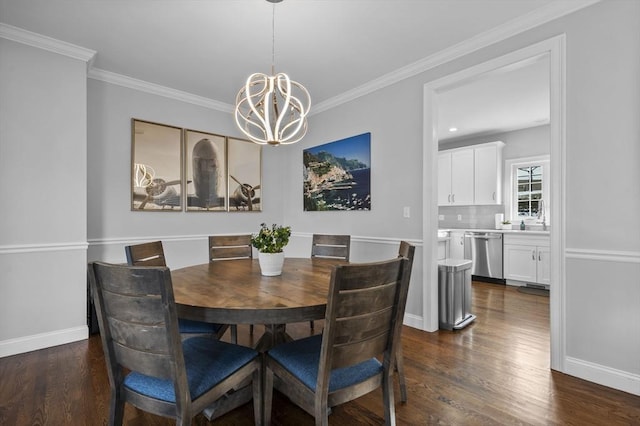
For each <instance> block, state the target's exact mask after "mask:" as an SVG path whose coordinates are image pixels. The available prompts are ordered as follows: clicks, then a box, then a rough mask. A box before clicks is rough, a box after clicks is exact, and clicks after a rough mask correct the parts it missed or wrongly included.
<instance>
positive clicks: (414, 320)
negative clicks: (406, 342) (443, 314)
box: [402, 313, 424, 330]
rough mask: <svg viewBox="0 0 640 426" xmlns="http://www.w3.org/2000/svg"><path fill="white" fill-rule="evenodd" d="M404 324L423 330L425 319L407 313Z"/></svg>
mask: <svg viewBox="0 0 640 426" xmlns="http://www.w3.org/2000/svg"><path fill="white" fill-rule="evenodd" d="M402 324H403V325H406V326H409V327H412V328H417V329H418V330H422V324H424V319H423V318H422V317H420V316H418V315H414V314H407V313H405V314H404V319H403V320H402Z"/></svg>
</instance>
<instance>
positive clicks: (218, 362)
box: [124, 337, 259, 403]
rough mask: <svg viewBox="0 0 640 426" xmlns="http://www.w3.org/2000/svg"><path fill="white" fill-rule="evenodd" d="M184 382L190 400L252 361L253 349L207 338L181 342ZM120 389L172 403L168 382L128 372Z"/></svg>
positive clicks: (171, 392)
mask: <svg viewBox="0 0 640 426" xmlns="http://www.w3.org/2000/svg"><path fill="white" fill-rule="evenodd" d="M182 351H183V353H184V363H185V367H186V370H187V382H188V383H189V392H190V393H191V399H192V400H194V399H196V398H198V397H199V396H200V395H202V394H204V393H205V392H207V391H208V390H209V389H211V388H212V387H214V386H215V385H217V384H218V383H220V382H221V381H223V380H224V379H226V378H227V377H229V376H230V375H231V374H232V373H234V372H235V371H237V370H238V369H240V368H241V367H243V366H244V365H246V364H247V363H248V362H250V361H251V360H253V359H254V358H256V357H257V356H258V355H259V354H258V352H256V351H254V350H253V349H250V348H247V347H244V346H239V345H234V344H231V343H227V342H221V341H219V340H215V339H210V338H208V337H192V338H190V339H186V340H185V341H183V342H182ZM124 385H125V386H126V387H127V388H129V389H131V390H133V391H135V392H138V393H141V394H143V395H147V396H150V397H153V398H156V399H160V400H162V401H167V402H174V403H175V402H176V395H175V390H174V387H173V382H172V381H171V380H169V379H161V378H158V377H152V376H147V375H144V374H140V373H138V372H131V373H129V374H128V375H127V377H126V378H125V379H124Z"/></svg>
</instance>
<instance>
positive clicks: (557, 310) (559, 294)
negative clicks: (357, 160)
mask: <svg viewBox="0 0 640 426" xmlns="http://www.w3.org/2000/svg"><path fill="white" fill-rule="evenodd" d="M565 44H566V41H565V36H564V35H559V36H555V37H553V38H550V39H547V40H544V41H541V42H539V43H535V44H533V45H530V46H528V47H524V48H522V49H519V50H517V51H515V52H511V53H507V54H505V55H503V56H500V57H498V58H495V59H492V60H489V61H486V62H483V63H481V64H478V65H475V66H473V67H470V68H467V69H464V70H462V71H459V72H456V73H454V74H451V75H448V76H445V77H442V78H440V79H438V80H435V81H431V82H429V83H427V84H425V85H424V114H425V115H424V125H423V132H424V134H423V137H424V149H423V182H424V183H423V212H424V213H423V214H424V216H423V238H422V239H423V241H424V242H425V246H424V250H423V289H424V290H423V318H424V326H423V329H424V330H426V331H435V330H437V329H438V306H437V301H438V285H437V282H438V281H437V267H436V264H437V263H436V253H437V246H436V245H437V238H436V232H437V229H438V221H437V215H438V207H437V205H438V204H437V195H438V194H437V182H438V176H437V154H438V137H437V133H436V131H437V125H438V123H437V107H438V105H437V92H438V91H440V90H446V89H447V88H449V87H452V86H454V85H456V84H461V83H464V82H466V81H470V80H472V79H474V78H477V76H478V75H481V74H484V73H487V72H491V71H494V70H498V69H500V68H503V67H506V66H509V65H512V64H514V63H517V62H521V61H525V60H533V58H536V57H540V56H543V55H549V69H550V79H549V82H550V107H551V108H550V119H551V120H550V125H549V132H550V146H551V155H550V158H551V160H552V161H551V173H552V175H551V176H552V182H551V185H552V187H551V194H552V200H551V206H550V207H551V217H553V218H554V224H555V225H554V227H553V232H551V233H550V236H551V239H550V241H551V253H552V259H551V281H552V282H553V283H558V284H557V285H555V284H554V285H553V286H552V287H551V297H550V324H551V326H550V329H551V354H550V355H551V368H552V369H554V370H559V371H564V359H565V354H566V337H565V335H566V320H565V309H566V307H565V302H564V301H565V292H566V289H565V287H566V276H565V274H566V272H565V262H566V260H565V252H564V246H565V235H564V232H565V224H566V217H565V214H564V212H565V211H566V208H565V188H566V175H565V170H566V165H565V150H566V148H565V145H566V131H565V116H566V115H565V104H566V102H565V87H566V82H565V60H566V55H565ZM426 242H430V243H426Z"/></svg>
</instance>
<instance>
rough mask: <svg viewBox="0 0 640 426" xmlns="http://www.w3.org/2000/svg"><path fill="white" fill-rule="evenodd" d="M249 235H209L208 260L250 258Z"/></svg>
mask: <svg viewBox="0 0 640 426" xmlns="http://www.w3.org/2000/svg"><path fill="white" fill-rule="evenodd" d="M252 258H253V249H252V247H251V235H250V234H247V235H211V236H210V237H209V261H210V262H215V261H218V260H231V259H252Z"/></svg>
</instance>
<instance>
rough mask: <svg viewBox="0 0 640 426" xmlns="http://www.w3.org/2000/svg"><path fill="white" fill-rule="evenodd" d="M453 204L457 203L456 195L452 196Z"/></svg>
mask: <svg viewBox="0 0 640 426" xmlns="http://www.w3.org/2000/svg"><path fill="white" fill-rule="evenodd" d="M451 202H452V203H455V202H456V194H451Z"/></svg>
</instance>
